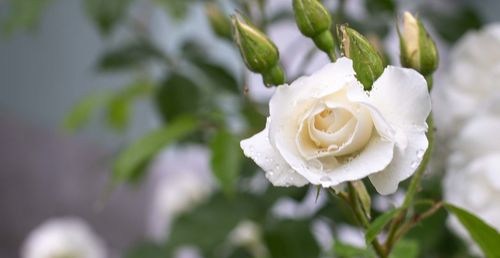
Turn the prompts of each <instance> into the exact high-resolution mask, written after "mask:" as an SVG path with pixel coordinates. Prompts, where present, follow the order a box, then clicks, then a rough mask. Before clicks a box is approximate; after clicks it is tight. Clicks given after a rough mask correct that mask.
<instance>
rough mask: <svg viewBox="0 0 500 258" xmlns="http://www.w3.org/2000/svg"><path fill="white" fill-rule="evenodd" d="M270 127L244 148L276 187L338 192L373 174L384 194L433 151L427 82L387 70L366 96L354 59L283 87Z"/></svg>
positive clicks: (409, 72) (410, 73) (407, 72)
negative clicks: (430, 148) (308, 186)
mask: <svg viewBox="0 0 500 258" xmlns="http://www.w3.org/2000/svg"><path fill="white" fill-rule="evenodd" d="M269 108H270V115H269V117H268V120H267V125H266V128H265V129H264V130H263V131H261V132H260V133H258V134H256V135H254V136H253V137H251V138H249V139H246V140H243V141H242V142H241V147H242V149H243V151H244V153H245V155H246V156H248V157H250V158H252V159H253V160H254V161H255V162H256V163H257V164H258V165H259V166H260V167H261V168H262V169H264V170H265V171H266V172H267V173H266V176H267V178H268V179H269V180H270V181H271V183H273V184H274V185H275V186H303V185H305V184H307V183H311V184H314V185H321V186H323V187H336V186H339V185H340V184H342V183H344V182H348V181H353V180H358V179H362V178H364V177H367V176H369V178H370V181H371V182H372V184H373V185H374V186H375V188H376V189H377V191H378V192H379V193H381V194H390V193H393V192H395V191H396V190H397V187H398V184H399V182H401V181H402V180H404V179H406V178H408V177H409V176H411V175H412V174H413V173H414V171H415V169H416V168H417V167H418V165H419V164H420V162H421V160H422V157H423V155H424V152H425V150H426V149H427V147H428V141H427V138H426V135H425V133H426V131H427V123H426V118H427V116H428V115H429V112H430V110H431V101H430V96H429V93H428V90H427V83H426V81H425V79H424V78H423V76H421V75H420V74H419V73H417V72H416V71H414V70H410V69H404V68H397V67H393V66H389V67H387V68H386V69H385V70H384V72H383V74H382V75H381V76H380V77H379V78H378V79H377V80H376V81H375V82H374V84H373V88H372V90H371V91H370V92H365V91H364V90H363V86H362V85H361V83H360V82H359V81H358V80H357V79H356V77H355V72H354V70H353V65H352V61H351V60H350V59H347V58H340V59H339V60H337V61H336V62H335V63H330V64H327V65H326V66H325V67H323V68H322V69H320V70H319V71H317V72H315V73H313V74H312V75H311V76H305V77H301V78H299V79H297V80H296V81H294V82H293V83H291V84H290V85H282V86H279V87H277V89H276V92H275V93H274V95H273V97H272V98H271V101H270V103H269Z"/></svg>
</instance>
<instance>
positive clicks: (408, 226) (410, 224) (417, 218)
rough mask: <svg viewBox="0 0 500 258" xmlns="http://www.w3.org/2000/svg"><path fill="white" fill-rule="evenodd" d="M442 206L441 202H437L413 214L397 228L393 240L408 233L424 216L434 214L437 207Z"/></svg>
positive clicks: (437, 209)
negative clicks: (425, 209)
mask: <svg viewBox="0 0 500 258" xmlns="http://www.w3.org/2000/svg"><path fill="white" fill-rule="evenodd" d="M442 207H443V202H437V203H435V204H434V205H432V206H431V208H429V209H428V210H427V211H425V212H424V213H421V214H418V215H415V216H413V218H411V219H410V220H409V221H408V222H406V223H405V224H404V225H403V226H402V227H401V228H400V229H399V231H398V232H397V234H396V237H395V240H396V241H398V240H399V239H401V237H403V236H404V235H405V234H406V233H408V231H409V230H410V229H412V228H413V227H414V226H415V225H417V224H418V223H420V222H421V221H423V220H425V219H426V218H428V217H430V216H432V215H434V213H436V212H437V211H439V209H441V208H442Z"/></svg>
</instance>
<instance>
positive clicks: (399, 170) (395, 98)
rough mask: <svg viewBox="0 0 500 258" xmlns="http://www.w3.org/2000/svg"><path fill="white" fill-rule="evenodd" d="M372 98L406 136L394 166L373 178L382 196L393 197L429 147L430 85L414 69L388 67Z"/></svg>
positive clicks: (400, 132)
mask: <svg viewBox="0 0 500 258" xmlns="http://www.w3.org/2000/svg"><path fill="white" fill-rule="evenodd" d="M369 99H370V103H371V104H372V105H373V106H375V108H377V110H378V111H379V112H380V113H381V114H382V116H383V117H384V118H385V119H387V122H388V123H389V124H391V125H392V126H393V128H394V129H395V130H396V134H398V135H404V136H406V137H405V138H406V141H405V144H401V141H397V142H398V144H397V145H396V149H395V151H394V159H393V160H392V162H391V164H389V166H387V168H386V169H385V170H384V171H381V172H380V173H377V174H374V175H372V176H370V180H371V182H372V184H373V185H374V186H375V188H376V189H377V191H378V192H379V193H380V194H391V193H394V192H395V191H396V190H397V188H398V184H399V182H401V181H403V180H405V179H406V178H408V177H410V176H411V175H412V174H413V173H414V172H415V169H416V168H417V167H418V165H419V164H420V162H421V161H422V157H423V155H424V153H425V151H426V150H427V147H428V145H429V143H428V141H427V137H426V135H425V132H426V131H427V123H426V119H427V116H428V115H429V113H430V111H431V99H430V95H429V92H428V89H427V82H426V81H425V79H424V77H423V76H422V75H420V74H419V73H417V72H416V71H414V70H411V69H404V68H397V67H392V66H389V67H387V68H386V69H385V71H384V73H383V74H382V76H380V78H379V79H378V80H377V81H376V82H375V83H374V84H373V90H372V92H371V94H370V97H369Z"/></svg>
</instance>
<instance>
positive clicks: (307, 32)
mask: <svg viewBox="0 0 500 258" xmlns="http://www.w3.org/2000/svg"><path fill="white" fill-rule="evenodd" d="M293 11H294V14H295V21H296V23H297V26H298V27H299V30H300V32H302V34H303V35H304V36H306V37H309V38H311V39H312V40H313V41H314V44H316V46H317V47H318V48H319V49H321V50H322V51H323V52H325V53H327V54H328V56H329V57H330V59H332V60H335V59H336V56H335V43H334V40H333V35H332V33H331V31H330V27H331V24H332V18H331V17H330V13H329V12H328V10H326V8H325V7H324V6H323V5H322V4H321V2H319V1H318V0H293Z"/></svg>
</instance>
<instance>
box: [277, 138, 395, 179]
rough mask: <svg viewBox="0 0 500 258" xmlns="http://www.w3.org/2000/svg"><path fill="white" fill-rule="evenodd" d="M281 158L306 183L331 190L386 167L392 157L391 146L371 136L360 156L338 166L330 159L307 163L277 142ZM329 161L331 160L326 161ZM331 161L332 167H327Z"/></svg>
mask: <svg viewBox="0 0 500 258" xmlns="http://www.w3.org/2000/svg"><path fill="white" fill-rule="evenodd" d="M277 144H278V145H277V148H279V149H280V153H281V155H283V158H284V159H285V160H286V161H287V162H288V163H289V164H290V166H291V167H292V168H293V169H294V170H295V171H297V173H299V174H301V175H302V176H303V177H305V178H306V179H307V180H308V181H309V182H311V183H312V184H315V185H322V186H323V187H332V186H336V185H339V184H341V183H343V182H347V181H352V180H358V179H361V178H364V177H366V176H368V175H370V174H373V173H376V172H379V171H381V170H383V169H384V168H386V167H387V165H388V164H389V163H390V162H391V160H392V158H393V149H394V143H393V142H391V141H386V140H383V139H381V137H379V136H378V135H376V136H373V137H372V138H371V140H370V141H369V142H368V144H367V146H366V147H365V148H364V149H363V151H361V153H360V154H359V156H356V157H354V158H352V159H351V160H349V161H345V162H343V164H341V165H340V166H339V164H338V163H336V162H335V158H333V157H324V158H320V159H319V160H318V159H314V160H310V161H305V160H304V159H301V158H298V155H300V154H298V153H297V151H296V150H294V149H290V148H289V147H288V145H287V143H286V142H281V141H277ZM329 159H331V160H329ZM329 162H332V163H333V164H332V165H333V167H328V163H329Z"/></svg>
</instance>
